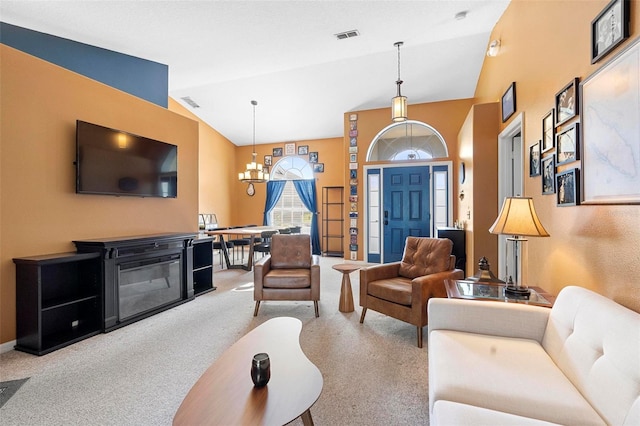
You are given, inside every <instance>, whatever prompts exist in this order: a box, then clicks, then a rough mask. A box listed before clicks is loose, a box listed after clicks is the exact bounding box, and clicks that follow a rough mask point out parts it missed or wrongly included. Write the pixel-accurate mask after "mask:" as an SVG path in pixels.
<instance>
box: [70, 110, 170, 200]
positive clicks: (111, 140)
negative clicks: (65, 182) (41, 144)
mask: <svg viewBox="0 0 640 426" xmlns="http://www.w3.org/2000/svg"><path fill="white" fill-rule="evenodd" d="M76 192H77V193H78V194H107V195H131V196H136V197H163V198H175V197H177V196H178V147H177V146H175V145H171V144H168V143H165V142H160V141H157V140H153V139H149V138H145V137H142V136H137V135H133V134H130V133H126V132H121V131H119V130H115V129H110V128H108V127H103V126H99V125H97V124H91V123H87V122H84V121H80V120H77V122H76Z"/></svg>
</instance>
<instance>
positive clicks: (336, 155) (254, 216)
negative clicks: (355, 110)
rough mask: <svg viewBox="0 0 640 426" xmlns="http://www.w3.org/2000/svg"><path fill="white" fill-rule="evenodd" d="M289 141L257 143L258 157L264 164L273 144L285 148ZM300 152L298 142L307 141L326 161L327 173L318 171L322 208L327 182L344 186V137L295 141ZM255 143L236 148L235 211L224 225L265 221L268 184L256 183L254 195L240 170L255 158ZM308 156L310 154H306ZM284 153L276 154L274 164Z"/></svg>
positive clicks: (317, 177)
mask: <svg viewBox="0 0 640 426" xmlns="http://www.w3.org/2000/svg"><path fill="white" fill-rule="evenodd" d="M285 143H294V142H282V143H275V144H260V145H256V153H257V154H258V156H257V160H258V161H259V162H261V163H263V164H264V156H265V155H272V153H273V148H282V149H283V151H284V144H285ZM295 144H296V152H297V149H298V146H301V145H307V146H308V147H309V152H318V162H319V163H324V173H316V174H315V178H316V190H317V191H318V193H317V194H318V199H317V202H318V210H319V212H320V210H321V203H322V187H323V186H343V185H344V181H343V176H344V167H345V164H344V163H343V160H342V156H341V153H342V138H331V139H316V140H306V141H295ZM252 152H253V147H252V146H250V145H249V146H240V147H237V148H236V157H235V168H234V170H233V173H232V175H233V176H232V184H231V186H230V187H231V188H233V194H232V200H233V201H232V203H233V208H232V213H233V216H232V217H231V219H230V221H229V222H221V224H222V225H223V226H229V225H231V226H234V225H246V224H251V223H254V224H258V225H262V218H263V212H264V203H265V198H266V184H264V183H256V184H254V187H255V189H256V193H255V195H254V196H253V197H250V196H249V195H247V193H246V189H247V184H245V183H242V182H240V181H239V180H238V173H239V172H241V171H244V170H245V169H246V166H247V163H249V162H251V158H252V157H251V153H252ZM302 157H303V158H304V159H305V160H308V158H309V157H308V156H302ZM281 158H282V157H272V165H275V164H276V162H277V161H278V160H279V159H281ZM321 220H322V216H321V215H319V216H318V226H321V223H322V222H321Z"/></svg>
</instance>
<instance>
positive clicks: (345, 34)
mask: <svg viewBox="0 0 640 426" xmlns="http://www.w3.org/2000/svg"><path fill="white" fill-rule="evenodd" d="M334 35H335V36H336V38H337V39H338V40H344V39H347V38H353V37H358V36H359V35H360V33H359V32H358V30H351V31H345V32H343V33H338V34H334Z"/></svg>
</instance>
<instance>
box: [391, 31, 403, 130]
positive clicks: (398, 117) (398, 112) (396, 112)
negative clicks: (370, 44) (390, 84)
mask: <svg viewBox="0 0 640 426" xmlns="http://www.w3.org/2000/svg"><path fill="white" fill-rule="evenodd" d="M403 44H404V42H402V41H397V42H395V43H393V45H394V46H396V47H397V48H398V80H397V81H396V84H397V85H398V94H397V95H396V97H395V98H393V99H391V120H393V121H394V122H399V121H405V120H406V119H407V97H406V96H402V94H401V93H400V86H401V85H402V80H401V79H400V46H402V45H403Z"/></svg>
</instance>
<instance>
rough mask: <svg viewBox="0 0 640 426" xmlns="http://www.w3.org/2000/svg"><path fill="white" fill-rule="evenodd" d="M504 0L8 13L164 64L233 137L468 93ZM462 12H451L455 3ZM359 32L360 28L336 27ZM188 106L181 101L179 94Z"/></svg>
mask: <svg viewBox="0 0 640 426" xmlns="http://www.w3.org/2000/svg"><path fill="white" fill-rule="evenodd" d="M508 4H509V0H414V1H401V0H390V1H370V0H369V1H367V0H362V1H355V0H351V1H326V0H307V1H259V0H254V1H187V0H173V1H157V0H136V1H93V0H89V1H87V0H82V1H73V0H70V1H54V0H47V1H27V0H20V1H11V0H2V2H0V19H1V20H2V21H4V22H7V23H10V24H13V25H18V26H21V27H25V28H29V29H32V30H36V31H41V32H44V33H47V34H52V35H56V36H59V37H64V38H68V39H71V40H75V41H79V42H82V43H87V44H90V45H94V46H99V47H102V48H105V49H110V50H114V51H117V52H122V53H126V54H129V55H133V56H137V57H141V58H144V59H148V60H152V61H156V62H160V63H163V64H167V65H168V66H169V95H170V96H171V97H172V98H174V99H176V100H178V101H179V102H181V103H183V101H182V100H181V98H182V97H185V96H189V97H191V98H192V99H193V100H194V101H195V102H196V103H198V104H199V105H200V108H196V109H193V108H191V107H189V106H187V108H188V109H190V110H191V111H192V112H193V113H195V114H196V115H197V116H198V117H200V118H201V119H202V120H204V121H206V122H207V123H209V124H210V125H211V126H212V127H213V128H215V129H216V130H217V131H219V132H220V133H221V134H222V135H224V136H225V137H227V138H228V139H229V140H231V141H232V142H233V143H234V144H236V145H250V144H251V143H252V137H253V129H252V127H253V124H252V120H253V109H252V108H253V107H252V105H251V100H252V99H255V100H257V101H258V106H257V108H256V143H258V144H260V143H270V142H287V141H298V140H307V139H320V138H330V137H340V136H342V134H343V113H345V112H349V111H357V110H365V109H375V108H385V107H389V106H390V103H391V98H392V97H393V96H395V94H396V85H395V81H396V79H397V74H398V68H397V67H398V64H397V50H396V48H395V47H394V45H393V44H394V43H395V42H396V41H404V46H403V47H402V48H401V77H402V80H404V84H403V85H402V94H403V95H405V96H407V98H408V102H409V118H411V104H417V103H424V102H434V101H440V100H451V99H463V98H470V97H473V96H474V92H475V88H476V84H477V81H478V76H479V74H480V69H481V67H482V62H483V61H484V59H485V57H486V56H485V52H486V50H487V45H488V44H489V42H490V40H489V35H490V32H491V30H492V29H493V27H494V25H495V23H496V22H497V20H498V19H499V18H500V16H501V15H502V13H503V12H504V10H505V9H506V7H507V6H508ZM463 11H466V12H467V16H466V18H465V19H461V20H457V19H455V15H456V14H457V13H458V12H463ZM349 30H358V31H359V32H360V36H359V37H355V38H348V39H346V40H336V38H335V36H334V34H336V33H340V32H344V31H349ZM184 105H186V104H184Z"/></svg>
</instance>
